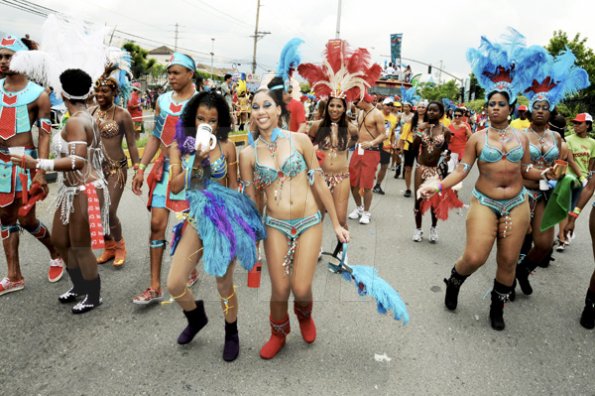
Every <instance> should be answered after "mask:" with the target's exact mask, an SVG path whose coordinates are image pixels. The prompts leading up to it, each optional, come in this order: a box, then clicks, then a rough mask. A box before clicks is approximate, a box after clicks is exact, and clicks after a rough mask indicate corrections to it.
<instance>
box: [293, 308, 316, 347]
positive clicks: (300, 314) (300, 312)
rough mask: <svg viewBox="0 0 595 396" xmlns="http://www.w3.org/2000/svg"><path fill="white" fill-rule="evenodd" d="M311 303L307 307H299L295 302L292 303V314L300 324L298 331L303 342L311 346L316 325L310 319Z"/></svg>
mask: <svg viewBox="0 0 595 396" xmlns="http://www.w3.org/2000/svg"><path fill="white" fill-rule="evenodd" d="M312 305H313V303H312V301H310V302H309V303H308V305H306V306H304V305H300V304H298V303H297V302H294V303H293V312H295V314H296V315H297V318H298V320H299V322H300V331H301V332H302V337H303V338H304V341H306V342H307V343H308V344H311V343H313V342H314V340H316V325H315V324H314V320H313V319H312Z"/></svg>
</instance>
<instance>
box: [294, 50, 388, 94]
mask: <svg viewBox="0 0 595 396" xmlns="http://www.w3.org/2000/svg"><path fill="white" fill-rule="evenodd" d="M324 55H325V59H324V61H323V64H322V65H321V66H318V65H314V64H312V63H302V64H301V65H300V66H299V67H298V72H299V73H300V75H301V76H302V77H304V78H305V79H306V80H308V82H309V83H310V85H311V87H312V90H313V91H314V93H315V94H316V96H318V97H329V96H330V97H332V98H342V99H345V100H346V101H348V102H351V101H356V100H361V99H362V98H363V97H364V94H365V93H366V90H367V88H369V87H371V86H373V85H374V83H375V82H376V80H377V79H378V78H379V77H380V73H381V72H382V67H380V65H378V64H376V63H374V64H372V60H371V56H370V53H369V52H368V50H367V49H365V48H358V49H356V50H351V49H350V48H349V45H348V44H347V42H346V41H344V40H329V41H328V43H327V44H326V50H325V54H324Z"/></svg>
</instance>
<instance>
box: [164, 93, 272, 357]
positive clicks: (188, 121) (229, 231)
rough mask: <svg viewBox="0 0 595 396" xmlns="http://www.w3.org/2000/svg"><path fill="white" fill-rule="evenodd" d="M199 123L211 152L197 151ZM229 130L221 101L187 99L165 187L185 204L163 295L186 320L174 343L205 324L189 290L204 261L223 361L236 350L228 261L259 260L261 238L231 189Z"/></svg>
mask: <svg viewBox="0 0 595 396" xmlns="http://www.w3.org/2000/svg"><path fill="white" fill-rule="evenodd" d="M201 124H208V125H209V126H210V127H211V129H212V131H213V133H214V134H215V136H216V137H217V144H216V145H215V146H214V147H213V149H212V150H209V149H208V148H207V149H206V150H203V149H200V148H199V149H198V150H197V149H196V148H195V138H194V136H195V133H196V130H197V126H199V125H201ZM230 127H231V116H230V111H229V107H228V106H227V103H226V102H225V99H224V98H223V96H221V95H219V94H216V93H212V92H201V93H200V94H198V95H196V96H194V97H193V98H192V99H190V101H189V102H188V104H187V105H186V107H185V109H184V112H183V113H182V117H181V119H180V121H179V122H178V125H177V126H176V140H175V141H174V143H173V144H172V148H171V149H170V161H171V162H170V165H169V166H170V169H171V179H170V180H171V181H170V189H171V191H172V192H173V193H176V194H177V193H179V192H181V191H184V190H185V198H186V200H187V201H188V206H189V208H188V210H187V211H186V212H185V214H184V216H183V217H184V221H183V222H182V223H180V224H178V225H177V226H176V227H174V238H173V242H172V250H174V249H175V254H174V256H173V260H172V263H171V269H170V272H169V276H168V279H167V288H168V290H169V293H170V294H171V296H172V297H173V299H174V300H175V301H176V302H177V303H178V304H179V305H180V307H181V308H182V309H183V310H184V315H185V316H186V318H187V319H188V326H187V327H186V328H185V329H184V331H183V332H182V333H181V334H180V336H179V337H178V343H179V344H187V343H189V342H190V341H192V339H193V338H194V336H195V335H196V334H197V333H198V332H199V331H200V329H202V328H203V327H204V326H205V325H206V324H207V322H208V319H207V316H206V314H205V309H204V303H203V301H202V300H197V301H195V300H194V296H193V294H192V291H191V290H190V289H189V288H188V287H187V280H188V276H189V275H190V273H191V272H192V270H193V269H194V267H195V266H196V264H197V263H198V261H199V260H200V258H201V257H202V258H203V262H204V270H205V272H207V273H208V274H210V275H212V276H215V277H216V279H217V290H218V291H219V295H220V296H221V308H222V309H223V315H224V319H225V343H224V347H223V360H225V361H228V362H229V361H233V360H235V359H236V358H237V356H238V354H239V352H240V344H239V342H240V340H239V337H238V328H237V315H238V298H237V296H236V293H235V289H234V285H233V271H234V267H235V265H234V259H236V258H237V260H238V261H239V262H240V264H242V266H244V268H246V269H251V268H252V266H253V265H254V263H255V262H256V259H257V254H256V241H258V240H261V239H263V238H264V227H263V225H262V221H261V219H260V215H259V213H258V210H257V209H256V207H255V206H254V205H253V204H252V201H250V200H249V199H248V198H247V197H245V196H244V195H243V194H241V193H240V192H238V191H237V188H238V178H237V177H238V176H237V161H236V149H235V146H234V144H233V143H232V142H230V141H229V140H228V139H227V135H228V133H229V130H230ZM181 155H183V157H182V156H181Z"/></svg>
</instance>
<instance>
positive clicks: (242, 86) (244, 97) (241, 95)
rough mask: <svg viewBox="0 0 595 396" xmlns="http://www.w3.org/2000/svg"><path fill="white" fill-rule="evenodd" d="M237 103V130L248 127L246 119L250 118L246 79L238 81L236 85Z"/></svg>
mask: <svg viewBox="0 0 595 396" xmlns="http://www.w3.org/2000/svg"><path fill="white" fill-rule="evenodd" d="M237 94H238V104H237V117H236V118H237V120H238V130H240V131H243V130H246V129H247V128H248V120H249V119H250V94H249V92H248V87H247V86H246V80H240V81H238V87H237Z"/></svg>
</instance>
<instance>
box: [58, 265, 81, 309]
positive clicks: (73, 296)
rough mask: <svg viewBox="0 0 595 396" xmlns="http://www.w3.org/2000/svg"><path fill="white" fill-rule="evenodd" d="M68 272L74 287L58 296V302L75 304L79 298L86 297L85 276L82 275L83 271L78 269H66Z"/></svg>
mask: <svg viewBox="0 0 595 396" xmlns="http://www.w3.org/2000/svg"><path fill="white" fill-rule="evenodd" d="M66 272H68V275H69V276H70V281H71V282H72V287H71V288H70V290H68V291H67V292H66V293H64V294H61V295H60V296H58V301H60V302H61V303H62V304H66V303H70V302H75V301H76V300H77V298H79V297H83V296H84V295H85V289H84V286H83V282H84V280H83V276H82V275H81V270H80V269H78V268H66Z"/></svg>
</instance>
